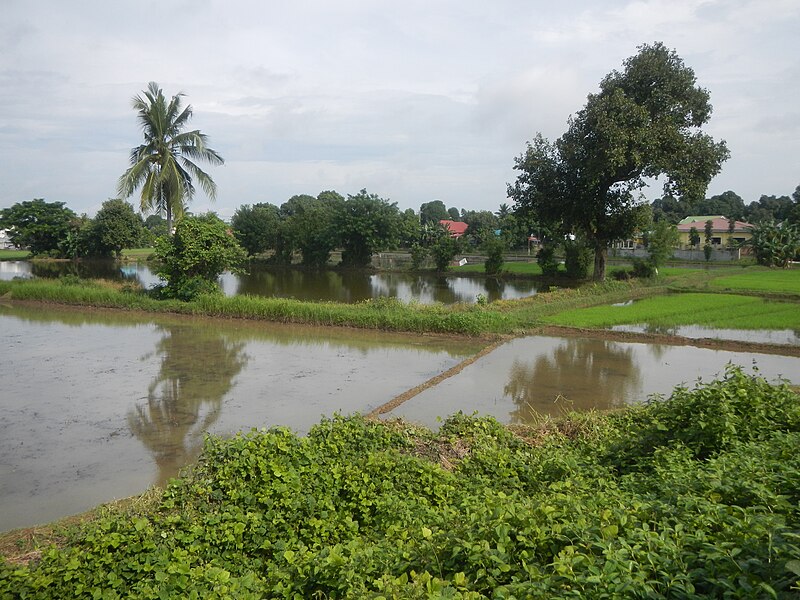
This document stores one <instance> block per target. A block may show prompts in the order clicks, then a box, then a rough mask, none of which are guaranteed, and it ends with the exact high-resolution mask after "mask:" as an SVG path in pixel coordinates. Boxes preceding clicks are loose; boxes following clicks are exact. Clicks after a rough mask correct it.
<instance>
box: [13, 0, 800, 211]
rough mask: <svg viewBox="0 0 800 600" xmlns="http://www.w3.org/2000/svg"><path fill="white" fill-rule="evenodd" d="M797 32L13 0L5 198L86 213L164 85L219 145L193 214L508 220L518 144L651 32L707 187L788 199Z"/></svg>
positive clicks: (753, 7) (722, 10)
mask: <svg viewBox="0 0 800 600" xmlns="http://www.w3.org/2000/svg"><path fill="white" fill-rule="evenodd" d="M798 31H800V2H798V1H797V0H719V1H716V0H640V1H626V0H603V1H602V2H598V1H590V0H577V1H572V0H564V1H561V2H553V1H552V0H548V1H546V2H543V1H539V0H494V1H493V2H482V1H477V0H403V1H402V2H398V1H397V0H392V1H384V0H336V1H331V0H294V1H293V2H291V3H289V2H275V1H264V0H226V1H222V0H219V1H218V0H158V1H152V0H139V1H138V2H135V3H134V2H124V3H123V2H109V1H108V0H73V1H71V2H64V1H63V0H0V208H3V207H8V206H11V205H12V204H14V203H16V202H22V201H25V200H31V199H33V198H44V199H45V200H47V201H48V202H54V201H60V202H65V203H66V205H67V206H68V207H69V208H71V209H72V210H74V211H75V212H77V213H79V214H82V213H86V214H88V215H89V216H93V215H94V214H95V213H96V211H97V210H98V209H99V208H100V206H101V205H102V203H103V202H104V201H105V200H107V199H109V198H113V197H116V184H117V180H118V178H119V177H120V175H122V173H124V171H125V170H126V169H127V168H128V166H129V162H128V161H129V155H130V150H131V149H132V148H133V147H135V146H137V145H139V144H140V143H141V141H142V136H141V131H140V130H139V126H138V123H137V121H136V113H135V111H134V110H133V108H132V106H131V99H132V98H133V97H134V96H136V95H138V94H140V93H141V92H142V91H143V90H144V89H145V88H146V87H147V84H148V82H150V81H155V82H157V83H158V84H159V85H160V86H161V88H162V89H163V90H164V93H165V95H166V96H167V97H170V96H172V95H174V94H176V93H179V92H182V93H184V94H185V95H186V97H185V98H184V101H185V102H186V103H188V104H191V105H192V107H193V110H194V116H193V119H192V121H191V122H190V127H191V128H193V129H199V130H201V131H203V132H204V133H206V134H207V135H208V136H209V144H210V146H211V147H212V148H214V149H215V150H217V151H218V152H219V153H220V154H221V155H222V156H223V157H224V158H225V164H224V165H222V166H218V167H213V166H209V167H208V168H207V169H206V171H207V172H208V173H209V174H210V175H211V176H212V177H213V179H214V181H216V183H217V186H218V191H217V198H216V201H215V202H212V201H210V200H209V199H208V198H207V197H206V196H205V195H203V193H202V191H200V190H199V188H198V192H197V194H196V196H195V198H194V200H193V201H192V203H191V205H190V210H192V211H193V212H205V211H208V210H213V211H215V212H217V214H219V215H220V216H222V217H223V218H226V219H227V218H230V217H231V216H232V215H233V213H234V212H235V211H236V209H237V208H239V207H240V206H241V205H244V204H255V203H257V202H269V203H272V204H275V205H278V206H280V205H281V204H282V203H284V202H285V201H286V200H288V199H289V198H290V197H291V196H293V195H295V194H311V195H314V196H316V195H317V194H318V193H319V192H321V191H323V190H335V191H337V192H339V193H340V194H342V195H345V196H346V195H347V194H356V193H358V192H359V191H360V190H361V189H364V188H366V189H367V191H368V192H369V193H374V194H377V195H378V196H380V197H381V198H385V199H387V200H390V201H392V202H396V203H397V205H398V206H399V207H400V209H402V210H405V209H407V208H413V209H414V210H419V207H420V205H421V204H422V203H424V202H429V201H431V200H441V201H442V202H444V203H445V205H446V206H448V207H451V206H455V207H456V208H459V209H466V210H490V211H493V212H494V211H496V210H497V209H498V207H499V206H500V204H502V203H509V204H511V202H510V201H509V200H508V199H507V197H506V186H507V184H508V183H512V182H513V181H514V180H515V178H516V172H515V171H514V169H513V165H514V158H515V157H517V156H519V155H520V154H521V153H522V152H523V151H524V150H525V145H526V142H527V141H529V140H531V139H533V137H534V136H535V135H536V133H537V132H540V133H541V134H542V135H544V136H545V137H547V138H549V139H550V140H554V139H556V138H558V137H559V136H560V135H561V134H563V133H564V131H565V130H566V127H567V119H568V118H569V116H570V115H571V114H574V113H576V112H577V111H579V110H580V109H581V108H582V107H583V106H584V105H585V103H586V98H587V95H588V94H590V93H594V92H596V91H597V90H598V86H599V83H600V81H601V80H602V78H603V77H604V76H605V75H606V74H608V73H609V72H611V71H612V70H615V69H617V70H619V69H621V68H622V63H623V61H624V60H625V59H626V58H627V57H630V56H632V55H634V54H636V52H637V47H638V46H640V45H641V44H645V43H647V44H652V43H654V42H656V41H660V42H663V43H664V44H665V45H666V46H667V47H668V48H671V49H674V50H675V51H676V52H677V53H678V55H679V56H680V57H681V58H682V59H683V61H684V63H685V64H686V65H687V66H689V67H691V68H692V69H694V71H695V74H696V76H697V81H698V84H699V85H700V86H702V87H704V88H706V89H708V90H709V92H710V94H711V102H712V104H713V106H714V112H713V114H712V117H711V120H710V122H709V123H708V124H707V125H706V126H705V127H704V130H705V131H706V132H707V133H709V134H710V135H712V136H713V137H714V138H715V139H717V140H719V139H724V140H725V141H726V143H727V145H728V148H729V150H730V152H731V158H730V159H729V160H728V161H727V162H726V163H725V164H724V165H723V168H722V171H721V172H720V174H719V175H717V176H716V177H715V178H714V179H713V180H712V182H711V184H710V185H709V188H708V192H707V196H711V195H714V194H720V193H722V192H724V191H726V190H733V191H734V192H736V193H737V194H739V195H740V196H741V197H742V198H744V200H745V202H746V203H749V202H752V201H754V200H757V199H758V198H759V197H760V196H761V195H762V194H766V195H778V196H780V195H791V193H792V192H793V191H794V190H795V188H796V187H797V186H798V184H800V35H798ZM660 191H661V190H660V188H659V187H658V186H653V187H651V188H648V189H647V190H646V199H647V200H649V201H652V200H654V199H655V198H657V197H659V196H660ZM130 201H131V202H132V203H133V204H134V206H136V207H137V208H138V202H139V198H138V195H135V196H133V197H131V198H130Z"/></svg>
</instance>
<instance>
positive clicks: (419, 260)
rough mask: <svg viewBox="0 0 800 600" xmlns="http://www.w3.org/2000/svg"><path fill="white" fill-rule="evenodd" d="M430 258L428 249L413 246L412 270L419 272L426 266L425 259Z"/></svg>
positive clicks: (421, 246) (417, 245) (419, 245)
mask: <svg viewBox="0 0 800 600" xmlns="http://www.w3.org/2000/svg"><path fill="white" fill-rule="evenodd" d="M426 258H428V249H427V248H426V247H425V246H423V245H422V244H417V243H415V244H413V245H412V246H411V268H412V269H414V270H415V271H419V270H420V269H421V268H422V265H423V264H425V259H426Z"/></svg>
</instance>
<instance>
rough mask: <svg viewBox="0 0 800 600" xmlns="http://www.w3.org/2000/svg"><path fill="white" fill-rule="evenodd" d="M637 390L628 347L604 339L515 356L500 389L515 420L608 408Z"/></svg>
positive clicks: (636, 371)
mask: <svg viewBox="0 0 800 600" xmlns="http://www.w3.org/2000/svg"><path fill="white" fill-rule="evenodd" d="M640 388H641V373H640V371H639V367H638V366H637V365H636V363H635V362H634V360H633V350H632V349H631V348H630V347H625V346H620V345H619V344H617V343H614V342H608V341H603V340H585V339H568V340H566V341H564V342H563V343H561V344H560V345H558V346H557V347H555V348H553V349H552V350H551V351H550V352H548V353H542V354H540V355H539V356H537V357H536V358H535V359H533V360H524V359H520V358H515V359H514V360H513V362H512V363H511V368H510V369H509V373H508V382H507V383H506V384H505V386H504V388H503V392H504V394H505V395H506V396H508V397H509V398H510V399H511V401H512V402H513V403H514V404H515V405H516V408H515V409H514V410H513V411H512V412H511V414H510V417H511V420H512V421H514V422H521V423H531V422H534V421H535V420H536V418H537V417H538V416H539V415H541V414H552V413H553V412H554V411H556V410H559V409H561V410H564V411H567V410H589V409H598V410H608V409H611V408H616V407H619V406H621V405H623V404H624V399H625V398H627V397H629V396H630V391H631V390H638V389H640Z"/></svg>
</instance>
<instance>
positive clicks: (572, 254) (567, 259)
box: [564, 240, 594, 279]
mask: <svg viewBox="0 0 800 600" xmlns="http://www.w3.org/2000/svg"><path fill="white" fill-rule="evenodd" d="M593 257H594V254H593V252H592V249H591V248H589V247H588V246H586V244H585V243H583V242H582V241H580V240H566V241H565V242H564V268H565V269H566V270H567V277H569V278H570V279H586V278H587V277H588V276H589V269H590V267H591V266H592V261H593Z"/></svg>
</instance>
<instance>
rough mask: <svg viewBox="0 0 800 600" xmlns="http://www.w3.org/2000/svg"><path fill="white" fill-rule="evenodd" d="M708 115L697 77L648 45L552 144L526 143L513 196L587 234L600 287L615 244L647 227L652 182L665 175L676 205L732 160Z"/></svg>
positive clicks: (697, 193)
mask: <svg viewBox="0 0 800 600" xmlns="http://www.w3.org/2000/svg"><path fill="white" fill-rule="evenodd" d="M710 116H711V104H710V102H709V94H708V92H707V91H706V90H705V89H703V88H701V87H699V86H697V85H696V78H695V75H694V72H693V71H692V69H690V68H689V67H687V66H685V65H684V64H683V61H682V60H681V58H680V57H679V56H678V55H677V54H676V53H675V52H674V51H671V50H668V49H667V48H666V47H665V46H664V45H663V44H661V43H656V44H654V45H652V46H650V45H643V46H641V47H640V48H639V53H638V54H637V55H635V56H633V57H631V58H629V59H627V60H626V61H625V70H624V71H623V72H622V73H620V72H618V71H613V72H611V73H610V74H609V75H607V76H606V77H605V79H603V81H602V82H601V84H600V92H599V93H597V94H591V95H590V96H589V99H588V101H587V104H586V106H585V107H584V108H583V109H582V110H580V111H579V112H578V113H577V114H576V115H575V116H574V117H573V118H571V119H570V122H569V128H568V130H567V132H566V133H565V134H564V135H563V136H561V137H560V138H559V139H558V140H556V142H555V143H553V144H551V143H549V142H548V141H547V140H546V139H545V138H543V137H542V136H541V135H537V137H536V138H535V139H534V141H533V143H528V146H527V150H526V151H525V152H524V153H523V154H522V155H521V156H519V157H518V158H517V159H516V161H515V165H514V168H515V169H516V170H518V171H520V174H519V175H518V177H517V180H516V182H515V183H514V184H513V185H509V186H508V195H509V197H510V198H512V199H513V200H514V202H515V203H516V205H517V211H518V212H522V213H531V214H533V215H534V216H535V217H536V218H537V219H538V220H539V221H542V222H544V223H546V224H550V225H551V226H552V227H554V228H555V229H556V230H558V231H560V232H561V233H576V234H581V235H582V236H583V238H584V239H585V240H586V241H587V243H588V244H589V245H590V246H591V247H592V249H593V250H594V255H595V265H594V277H595V279H598V280H602V279H604V278H605V262H606V253H607V249H608V247H609V245H610V244H611V242H613V241H614V240H616V239H625V238H627V237H630V235H631V234H632V233H633V231H634V230H635V229H636V228H637V227H639V226H641V225H643V224H644V222H645V215H646V209H647V206H646V205H641V204H639V203H638V201H637V194H636V191H637V190H639V189H641V188H642V187H643V186H644V185H645V180H646V179H647V178H654V177H658V176H664V177H665V178H666V183H665V193H669V194H672V195H677V196H679V197H683V196H686V197H690V198H701V197H702V194H704V192H705V189H706V186H707V185H708V182H709V181H710V179H711V178H712V177H713V176H714V175H715V174H716V173H717V172H718V171H719V169H720V165H721V164H722V162H723V161H724V160H725V159H726V158H727V157H728V150H727V148H726V147H725V144H724V142H714V141H713V140H712V139H711V137H709V136H708V135H706V134H703V133H701V132H700V129H699V128H700V127H701V126H702V125H703V124H705V123H706V122H707V121H708V119H709V118H710Z"/></svg>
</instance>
